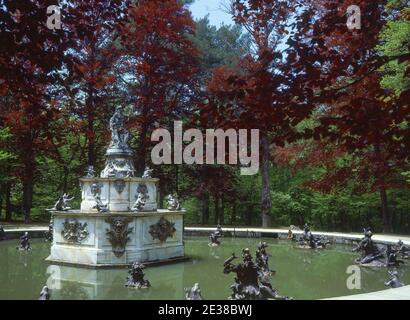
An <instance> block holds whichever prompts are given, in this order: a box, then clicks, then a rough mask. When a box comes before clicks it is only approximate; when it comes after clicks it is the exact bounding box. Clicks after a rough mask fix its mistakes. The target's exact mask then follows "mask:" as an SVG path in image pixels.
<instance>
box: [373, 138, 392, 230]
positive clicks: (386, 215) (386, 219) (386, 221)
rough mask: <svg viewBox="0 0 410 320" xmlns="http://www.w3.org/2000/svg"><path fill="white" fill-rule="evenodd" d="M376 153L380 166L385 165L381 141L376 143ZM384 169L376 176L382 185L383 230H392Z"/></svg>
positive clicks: (380, 189)
mask: <svg viewBox="0 0 410 320" xmlns="http://www.w3.org/2000/svg"><path fill="white" fill-rule="evenodd" d="M374 153H375V155H376V161H378V162H380V163H379V166H381V167H383V166H384V164H383V163H382V160H381V159H382V157H381V153H382V151H381V146H380V143H376V144H375V146H374ZM384 174H385V172H384V170H382V171H381V172H379V170H377V172H376V178H378V180H379V181H378V183H379V185H380V188H379V192H380V201H381V214H382V219H383V232H392V224H391V222H392V221H391V216H390V212H389V207H388V204H387V192H386V186H385V179H384Z"/></svg>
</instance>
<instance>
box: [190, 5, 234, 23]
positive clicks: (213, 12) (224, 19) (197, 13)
mask: <svg viewBox="0 0 410 320" xmlns="http://www.w3.org/2000/svg"><path fill="white" fill-rule="evenodd" d="M226 2H228V0H195V2H194V3H193V4H192V5H191V6H190V9H191V11H192V14H193V16H194V18H195V19H200V18H203V17H204V16H206V15H207V14H208V13H209V21H210V23H211V24H213V25H215V26H217V27H219V26H220V25H221V24H222V23H225V24H232V23H233V21H232V18H231V16H230V15H229V14H227V13H225V12H224V9H223V4H224V3H226Z"/></svg>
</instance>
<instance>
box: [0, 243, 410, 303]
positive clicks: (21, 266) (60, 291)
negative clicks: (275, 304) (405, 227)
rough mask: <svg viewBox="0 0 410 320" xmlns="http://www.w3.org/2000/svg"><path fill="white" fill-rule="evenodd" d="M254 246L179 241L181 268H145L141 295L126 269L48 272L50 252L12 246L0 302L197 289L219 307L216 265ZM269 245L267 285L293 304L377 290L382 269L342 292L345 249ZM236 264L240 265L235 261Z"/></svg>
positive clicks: (173, 294)
mask: <svg viewBox="0 0 410 320" xmlns="http://www.w3.org/2000/svg"><path fill="white" fill-rule="evenodd" d="M260 240H261V239H239V238H224V239H222V245H221V246H220V247H216V248H211V247H209V246H208V242H209V241H208V239H207V238H203V237H189V238H186V239H185V250H186V255H187V256H189V257H190V259H189V260H188V261H186V262H181V263H176V264H170V265H162V266H155V267H154V266H153V267H147V268H146V269H145V274H146V277H145V278H146V279H148V280H149V281H150V282H151V285H152V287H151V288H149V289H141V290H132V289H127V288H125V287H124V284H125V281H126V277H127V270H126V269H101V270H94V269H86V268H74V267H68V266H57V265H53V264H49V263H47V262H46V261H45V258H46V257H47V256H48V255H49V252H50V245H49V244H48V243H46V242H44V240H33V241H32V247H33V250H32V251H31V252H20V251H18V250H16V245H17V242H18V240H13V241H2V242H0V299H37V298H38V296H39V293H40V291H41V289H42V287H43V286H45V285H47V286H48V287H49V288H50V293H51V299H70V300H75V299H81V300H84V299H98V300H103V299H108V300H116V299H141V300H142V299H149V300H179V299H183V298H184V288H188V287H192V286H193V284H194V283H196V282H198V283H199V284H200V286H201V290H202V295H203V297H204V298H205V299H206V300H211V299H212V300H224V299H227V297H228V296H229V295H230V293H231V291H230V285H231V284H232V283H233V278H234V274H228V275H226V274H223V272H222V271H223V262H224V261H225V259H227V258H229V257H230V256H231V254H232V253H233V252H235V253H236V256H239V257H240V254H241V250H242V248H250V249H251V252H252V254H253V256H254V253H255V250H256V246H257V243H258V242H259V241H260ZM263 241H266V242H267V243H268V245H269V247H268V252H269V253H270V255H271V257H270V267H271V269H273V270H275V271H276V275H275V276H273V277H272V284H273V286H274V287H275V288H277V289H278V290H279V293H280V294H281V295H286V296H291V297H294V298H295V299H298V300H304V299H322V298H330V297H336V296H343V295H351V294H358V293H366V292H373V291H379V290H383V289H385V287H384V281H385V280H386V279H387V278H388V274H387V268H361V287H362V288H361V289H360V290H349V289H348V288H347V285H346V281H347V278H348V276H349V274H347V273H346V271H347V268H348V266H350V265H351V264H352V261H353V260H354V258H355V257H357V254H355V253H352V252H351V250H350V249H351V247H349V246H342V245H334V246H332V247H331V248H330V249H326V250H321V251H315V250H306V249H305V250H304V249H299V248H296V247H295V244H294V243H291V242H287V241H283V240H275V239H263ZM237 262H240V260H239V259H238V260H237ZM398 272H399V277H400V279H401V281H402V282H403V283H404V284H410V267H409V263H408V262H406V265H404V266H401V267H400V268H398Z"/></svg>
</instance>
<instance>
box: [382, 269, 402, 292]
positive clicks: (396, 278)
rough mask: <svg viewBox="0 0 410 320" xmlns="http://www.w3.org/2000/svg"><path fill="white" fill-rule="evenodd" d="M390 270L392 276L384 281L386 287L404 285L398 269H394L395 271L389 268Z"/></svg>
mask: <svg viewBox="0 0 410 320" xmlns="http://www.w3.org/2000/svg"><path fill="white" fill-rule="evenodd" d="M388 272H389V275H390V278H389V279H388V280H387V281H385V282H384V285H385V286H386V287H391V288H400V287H402V286H403V283H401V282H400V279H399V276H398V272H397V270H393V271H390V270H389V271H388Z"/></svg>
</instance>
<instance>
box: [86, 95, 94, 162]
mask: <svg viewBox="0 0 410 320" xmlns="http://www.w3.org/2000/svg"><path fill="white" fill-rule="evenodd" d="M86 103H87V133H88V134H87V138H88V150H87V151H88V152H87V153H88V154H87V157H88V165H89V166H95V160H96V155H95V132H94V118H95V110H94V91H93V89H92V88H89V89H88V97H87V102H86Z"/></svg>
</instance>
